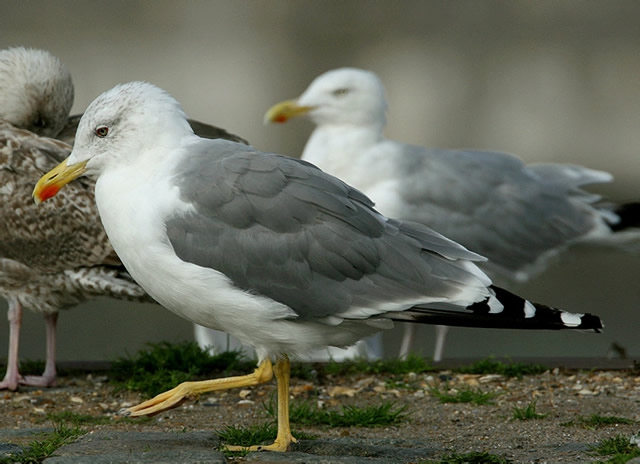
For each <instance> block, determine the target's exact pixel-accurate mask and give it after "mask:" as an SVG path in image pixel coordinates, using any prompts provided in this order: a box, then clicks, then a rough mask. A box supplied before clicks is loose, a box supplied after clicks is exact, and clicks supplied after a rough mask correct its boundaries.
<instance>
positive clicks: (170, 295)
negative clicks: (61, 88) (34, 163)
mask: <svg viewBox="0 0 640 464" xmlns="http://www.w3.org/2000/svg"><path fill="white" fill-rule="evenodd" d="M83 174H93V175H95V176H96V177H97V181H96V202H97V205H98V209H99V211H100V217H101V219H102V222H103V224H104V226H105V229H106V231H107V234H108V235H109V238H110V239H111V243H112V244H113V246H114V248H115V250H116V251H117V252H118V255H119V256H120V258H121V259H122V262H123V263H124V264H125V266H126V268H127V269H128V270H129V272H130V273H131V275H132V276H133V277H134V279H136V281H137V282H138V283H139V284H140V285H141V286H142V287H143V288H144V289H145V290H146V291H147V292H148V293H149V294H150V295H151V296H153V298H155V299H156V300H157V301H158V302H159V303H161V304H162V305H163V306H165V307H166V308H168V309H170V310H171V311H173V312H175V313H176V314H178V315H180V316H182V317H185V318H187V319H189V320H190V321H192V322H196V323H198V324H201V325H204V326H207V327H211V328H216V329H222V330H225V331H226V332H229V333H231V334H233V335H235V336H236V337H237V338H239V339H240V340H241V341H243V342H245V343H247V344H250V345H252V346H254V347H255V349H256V351H257V353H258V357H259V365H258V367H257V369H256V370H255V371H254V372H253V373H252V374H249V375H244V376H239V377H231V378H226V379H215V380H207V381H201V382H186V383H183V384H180V385H179V386H177V387H176V388H174V389H172V390H169V391H168V392H165V393H162V394H160V395H158V396H157V397H155V398H153V399H151V400H149V401H146V402H144V403H142V404H140V405H137V406H134V407H131V408H128V409H127V410H125V413H127V414H130V415H132V416H140V415H147V414H154V413H157V412H160V411H163V410H166V409H169V408H172V407H175V406H176V405H178V404H180V403H181V402H183V401H184V400H186V399H188V398H193V397H195V396H197V395H199V394H201V393H205V392H208V391H214V390H223V389H228V388H232V387H241V386H248V385H256V384H259V383H263V382H266V381H268V380H270V379H271V378H272V376H273V375H274V373H275V376H276V379H277V381H278V434H277V438H276V440H275V442H274V443H273V444H271V445H268V446H254V447H252V448H251V449H266V450H275V451H284V450H286V449H287V448H288V446H289V444H290V443H292V442H295V439H294V438H293V436H292V435H291V431H290V428H289V409H288V405H289V376H290V368H289V356H290V355H296V354H298V353H305V352H307V351H309V350H311V349H315V348H319V347H324V346H327V345H334V346H344V345H350V344H353V343H354V342H355V341H356V340H358V339H360V338H362V337H364V336H367V335H370V334H373V333H375V332H377V331H379V330H382V329H384V328H388V327H390V326H391V325H392V321H394V320H403V321H413V322H425V323H445V324H453V325H462V326H473V327H503V328H523V329H524V328H529V329H545V328H546V329H566V328H576V329H593V330H595V331H599V330H600V328H601V327H602V323H601V321H600V319H599V318H598V317H597V316H593V315H590V314H570V313H566V312H563V311H560V310H557V309H554V308H550V307H547V306H543V305H537V304H533V303H530V302H528V301H526V300H523V299H522V298H519V297H517V296H516V295H513V294H511V293H509V292H507V291H505V290H502V289H500V288H497V287H494V286H492V285H491V281H490V279H489V278H488V277H487V276H486V275H485V274H484V273H483V272H482V271H480V269H479V268H478V267H477V266H476V265H475V264H474V261H477V260H481V259H482V258H481V257H479V256H478V255H476V254H475V253H472V252H470V251H468V250H466V249H465V248H464V247H462V246H460V245H458V244H456V243H455V242H452V241H450V240H448V239H446V238H444V237H443V236H441V235H440V234H438V233H436V232H433V231H432V230H431V229H428V228H427V227H424V226H422V225H419V224H413V223H404V222H401V221H397V220H394V219H389V218H386V217H384V216H382V215H381V214H379V213H378V212H376V211H375V210H374V209H373V204H372V202H371V201H370V200H369V199H368V198H367V197H366V196H364V195H363V194H362V193H360V192H359V191H357V190H355V189H353V188H352V187H350V186H348V185H347V184H345V183H343V182H342V181H340V180H338V179H337V178H335V177H332V176H330V175H328V174H325V173H324V172H322V171H321V170H319V169H318V168H316V167H315V166H313V165H311V164H309V163H306V162H304V161H300V160H297V159H292V158H289V157H286V156H281V155H275V154H267V153H261V152H258V151H256V150H254V149H252V148H251V147H247V146H245V145H241V144H237V143H234V142H229V141H226V140H205V139H202V138H200V137H198V136H196V135H195V134H194V133H193V131H192V130H191V128H190V127H189V125H188V124H187V120H186V116H185V114H184V111H183V110H182V108H181V107H180V105H179V104H178V102H177V101H175V100H174V99H173V98H172V97H171V96H170V95H169V94H167V93H166V92H164V91H162V90H161V89H159V88H157V87H155V86H153V85H151V84H148V83H144V82H133V83H129V84H123V85H119V86H117V87H115V88H113V89H111V90H109V91H107V92H105V93H104V94H102V95H101V96H99V97H98V98H97V99H96V100H94V101H93V103H91V105H89V107H88V108H87V111H86V112H85V113H84V115H83V117H82V119H81V121H80V125H79V126H78V132H77V135H76V143H75V145H74V148H73V152H72V153H71V155H70V156H69V158H68V159H67V160H65V161H63V162H62V163H60V165H59V166H58V167H56V168H55V169H54V170H52V171H50V172H49V173H47V174H46V175H45V176H43V177H42V179H41V180H40V181H39V182H38V184H37V185H36V187H35V189H34V193H33V195H34V199H35V200H36V201H37V202H40V201H44V200H46V199H47V198H51V197H53V196H55V195H56V194H57V193H58V192H59V190H60V189H61V188H62V186H64V185H65V184H67V183H68V182H70V181H71V180H73V179H74V178H77V177H79V176H81V175H83ZM273 361H275V366H274V365H273V364H272V362H273Z"/></svg>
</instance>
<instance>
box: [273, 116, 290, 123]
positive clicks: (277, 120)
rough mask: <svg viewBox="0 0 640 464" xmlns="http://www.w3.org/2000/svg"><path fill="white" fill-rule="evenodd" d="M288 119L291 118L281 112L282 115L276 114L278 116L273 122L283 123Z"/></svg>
mask: <svg viewBox="0 0 640 464" xmlns="http://www.w3.org/2000/svg"><path fill="white" fill-rule="evenodd" d="M288 119H289V118H287V117H286V116H285V115H283V114H281V115H278V116H276V118H275V119H274V120H273V122H277V123H280V124H282V123H283V122H287V120H288Z"/></svg>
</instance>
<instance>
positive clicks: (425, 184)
mask: <svg viewBox="0 0 640 464" xmlns="http://www.w3.org/2000/svg"><path fill="white" fill-rule="evenodd" d="M406 155H407V156H406V160H405V162H403V163H402V166H401V167H399V169H400V173H399V176H400V177H401V178H402V182H401V183H400V185H399V195H400V196H401V199H402V208H399V209H398V210H397V211H395V215H396V216H397V217H399V218H401V219H410V220H413V221H417V222H420V223H423V224H428V225H429V226H430V227H432V228H433V229H435V230H437V231H438V232H440V233H442V234H444V235H445V236H447V237H449V238H451V239H453V240H455V241H457V242H459V243H461V244H463V245H464V246H466V247H468V248H469V249H471V250H473V251H476V252H478V253H480V254H481V255H483V256H486V257H487V258H488V259H489V261H488V262H487V263H486V265H485V266H486V268H487V269H489V270H493V271H497V272H499V273H501V274H503V275H506V276H508V277H510V278H512V279H514V278H527V277H528V275H527V274H529V273H533V272H535V270H536V269H535V268H536V267H539V266H541V265H542V264H541V261H544V259H545V258H547V257H548V256H550V255H553V254H554V253H556V252H558V251H560V250H562V249H563V248H565V247H566V246H568V245H569V244H571V243H573V242H574V241H577V240H579V239H581V238H583V237H584V236H586V235H588V234H589V233H591V232H593V231H594V230H595V229H597V228H599V227H602V224H603V221H605V220H607V219H610V213H609V212H605V211H601V210H599V209H596V208H594V207H593V206H592V205H591V203H593V201H594V200H596V199H597V197H594V196H593V195H590V194H588V193H587V192H585V191H583V190H581V189H580V186H582V185H584V184H588V183H594V182H605V181H607V180H609V177H608V176H607V173H602V172H599V171H591V170H586V169H582V170H579V169H577V167H575V166H563V165H540V166H538V167H528V166H526V165H525V164H524V163H522V161H521V160H519V159H518V158H516V157H513V156H511V155H507V154H503V153H491V152H481V151H453V150H424V149H423V148H421V147H408V151H407V153H406ZM607 215H609V217H607ZM614 219H615V218H614Z"/></svg>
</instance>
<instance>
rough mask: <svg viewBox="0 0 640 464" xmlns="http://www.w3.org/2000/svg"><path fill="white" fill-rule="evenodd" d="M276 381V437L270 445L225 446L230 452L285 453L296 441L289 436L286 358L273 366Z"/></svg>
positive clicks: (287, 365) (289, 369)
mask: <svg viewBox="0 0 640 464" xmlns="http://www.w3.org/2000/svg"><path fill="white" fill-rule="evenodd" d="M274 372H275V374H276V380H277V381H278V436H277V437H276V440H275V441H274V442H273V443H272V444H271V445H254V446H249V447H244V446H227V449H228V450H230V451H245V450H246V451H287V448H289V445H290V444H291V443H296V442H297V440H296V439H295V438H294V437H293V435H291V427H290V426H289V377H290V376H291V364H290V363H289V358H287V357H286V356H285V357H284V358H282V359H280V360H278V362H276V365H275V366H274Z"/></svg>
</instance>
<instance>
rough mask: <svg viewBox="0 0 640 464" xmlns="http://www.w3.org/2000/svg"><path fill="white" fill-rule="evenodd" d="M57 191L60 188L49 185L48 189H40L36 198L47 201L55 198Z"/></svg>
mask: <svg viewBox="0 0 640 464" xmlns="http://www.w3.org/2000/svg"><path fill="white" fill-rule="evenodd" d="M59 191H60V187H57V186H55V185H49V186H48V187H45V188H44V189H42V191H41V192H40V194H39V195H38V196H39V197H40V201H47V200H48V199H49V198H53V197H55V196H56V195H57V194H58V192H59Z"/></svg>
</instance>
